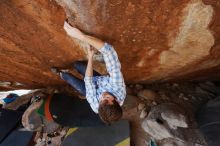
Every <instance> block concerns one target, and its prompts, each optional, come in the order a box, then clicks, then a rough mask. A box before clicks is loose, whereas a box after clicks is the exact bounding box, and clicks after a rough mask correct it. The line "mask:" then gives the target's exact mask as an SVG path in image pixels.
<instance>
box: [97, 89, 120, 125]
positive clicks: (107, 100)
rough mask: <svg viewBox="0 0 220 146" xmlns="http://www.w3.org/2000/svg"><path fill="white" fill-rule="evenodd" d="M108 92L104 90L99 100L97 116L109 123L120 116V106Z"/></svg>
mask: <svg viewBox="0 0 220 146" xmlns="http://www.w3.org/2000/svg"><path fill="white" fill-rule="evenodd" d="M115 99H116V98H115V97H114V96H113V95H112V94H111V93H109V92H104V93H103V94H102V98H101V100H100V102H99V109H98V111H99V117H100V118H101V119H102V121H103V122H105V123H107V124H111V123H113V122H115V121H118V120H119V119H120V118H121V117H122V108H121V106H120V105H119V103H118V102H117V101H116V100H115Z"/></svg>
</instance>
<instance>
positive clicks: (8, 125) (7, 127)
mask: <svg viewBox="0 0 220 146" xmlns="http://www.w3.org/2000/svg"><path fill="white" fill-rule="evenodd" d="M22 114H23V113H22V112H18V111H13V110H7V109H0V143H1V142H2V141H3V140H4V138H6V137H7V135H8V134H9V133H10V132H11V131H12V130H13V129H15V128H16V126H17V124H18V123H19V122H20V120H21V117H22Z"/></svg>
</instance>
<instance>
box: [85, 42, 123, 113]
mask: <svg viewBox="0 0 220 146" xmlns="http://www.w3.org/2000/svg"><path fill="white" fill-rule="evenodd" d="M100 52H101V53H102V55H103V57H104V61H105V64H106V68H107V71H108V73H109V76H94V77H88V76H85V78H84V81H85V86H86V99H87V101H88V102H89V104H90V106H91V108H92V110H93V111H94V112H95V113H98V108H99V101H100V98H101V96H102V93H103V92H110V93H111V94H113V95H114V96H115V97H116V100H117V101H118V103H119V104H120V105H122V104H123V102H124V99H125V96H126V87H125V83H124V79H123V76H122V73H121V64H120V62H119V60H118V56H117V53H116V51H115V50H114V48H113V47H112V46H111V45H109V44H107V43H105V44H104V46H103V47H102V48H101V49H100Z"/></svg>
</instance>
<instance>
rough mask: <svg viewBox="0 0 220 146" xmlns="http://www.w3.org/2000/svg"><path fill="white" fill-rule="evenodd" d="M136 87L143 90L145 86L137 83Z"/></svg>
mask: <svg viewBox="0 0 220 146" xmlns="http://www.w3.org/2000/svg"><path fill="white" fill-rule="evenodd" d="M135 89H137V90H142V89H143V86H142V85H140V84H136V85H135Z"/></svg>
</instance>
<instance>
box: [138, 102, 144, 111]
mask: <svg viewBox="0 0 220 146" xmlns="http://www.w3.org/2000/svg"><path fill="white" fill-rule="evenodd" d="M144 108H145V104H143V103H139V104H138V110H139V111H141V110H143V109H144Z"/></svg>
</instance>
